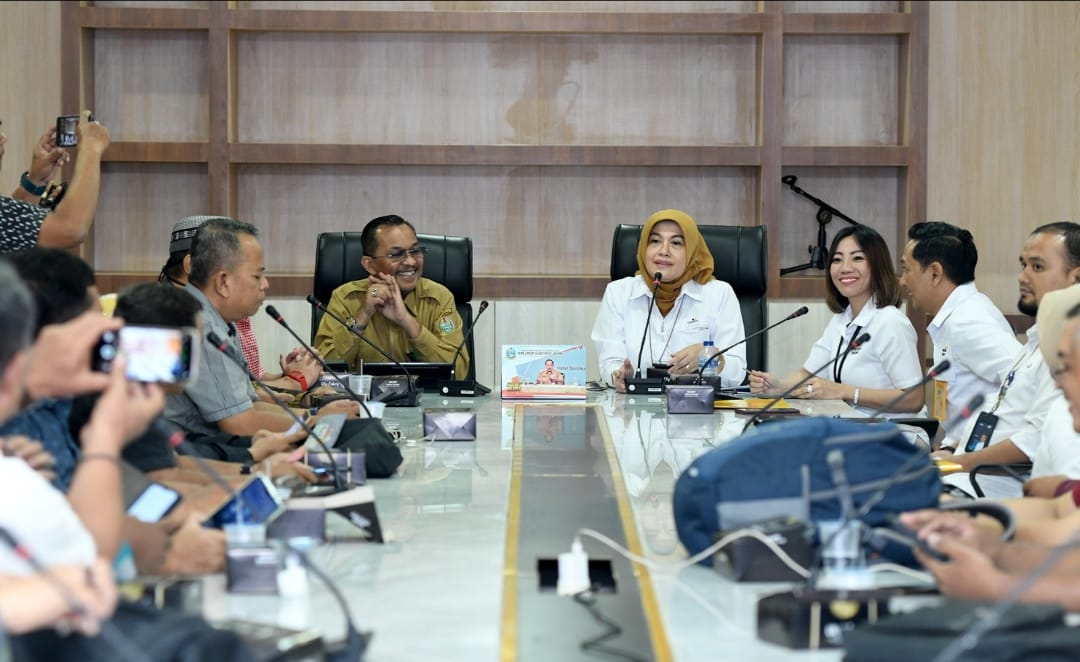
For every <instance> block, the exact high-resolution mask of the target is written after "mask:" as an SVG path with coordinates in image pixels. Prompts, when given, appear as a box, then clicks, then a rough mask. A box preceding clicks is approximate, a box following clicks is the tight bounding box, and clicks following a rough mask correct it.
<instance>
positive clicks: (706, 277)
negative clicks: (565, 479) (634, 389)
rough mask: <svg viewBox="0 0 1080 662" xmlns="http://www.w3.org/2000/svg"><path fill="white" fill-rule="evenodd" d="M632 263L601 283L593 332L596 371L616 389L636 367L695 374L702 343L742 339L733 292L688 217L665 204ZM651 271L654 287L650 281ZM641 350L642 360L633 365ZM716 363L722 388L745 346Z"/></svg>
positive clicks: (735, 375) (731, 379)
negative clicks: (628, 270)
mask: <svg viewBox="0 0 1080 662" xmlns="http://www.w3.org/2000/svg"><path fill="white" fill-rule="evenodd" d="M637 262H638V271H637V273H636V274H635V275H633V276H629V277H627V278H623V279H620V280H617V281H615V282H613V283H610V284H609V285H608V286H607V289H606V290H605V291H604V300H603V302H602V303H601V304H600V313H599V315H597V318H596V323H595V324H594V325H593V330H592V341H593V343H594V344H595V345H596V351H597V356H598V358H599V362H600V374H601V376H603V378H604V379H606V380H608V381H609V382H610V383H611V384H612V385H614V386H615V389H616V390H617V391H619V392H620V393H625V392H626V379H627V378H628V377H633V376H634V373H635V372H636V371H638V370H640V372H641V376H643V377H644V376H645V375H646V369H647V368H648V367H659V368H660V369H666V370H667V371H668V374H671V375H689V374H693V373H696V372H697V370H698V355H699V354H700V353H701V348H702V346H703V344H704V342H705V341H706V340H711V341H713V344H714V346H715V347H716V349H717V350H720V349H723V348H724V347H727V346H728V345H731V344H734V343H736V342H738V341H740V340H742V339H743V338H744V337H745V336H744V333H743V323H742V313H741V312H740V310H739V301H738V299H737V298H736V297H735V291H734V290H732V289H731V286H730V285H728V284H727V283H725V282H723V281H720V280H716V279H715V278H713V275H712V273H713V257H712V254H711V253H710V252H709V248H708V247H707V246H706V245H705V239H704V238H703V237H702V236H701V231H700V230H698V227H697V223H695V222H694V219H693V218H691V217H690V215H689V214H687V213H686V212H682V211H679V210H677V209H664V210H662V211H658V212H656V213H655V214H653V215H652V216H650V217H649V220H647V221H646V222H645V225H644V227H642V228H641V239H640V240H639V242H638V250H637ZM657 273H659V274H660V280H659V284H657V283H656V282H655V281H654V280H653V277H654V275H655V274H657ZM654 288H655V291H656V294H655V305H653V306H652V307H651V311H650V305H649V304H650V301H651V300H652V299H653V290H654ZM646 315H648V317H646ZM646 329H647V330H648V333H647V334H646ZM643 336H645V345H644V349H641V347H642V345H641V342H642V337H643ZM639 349H641V352H640V354H641V363H640V365H635V364H634V361H636V360H637V358H638V354H639ZM718 363H719V365H718V366H717V374H719V375H720V378H721V383H722V385H724V386H735V385H738V384H740V383H742V381H743V378H744V376H745V374H746V350H745V345H739V346H738V347H736V348H734V349H732V350H730V351H729V352H727V354H726V355H724V356H721V357H720V358H719V362H718Z"/></svg>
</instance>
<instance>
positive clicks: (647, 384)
mask: <svg viewBox="0 0 1080 662" xmlns="http://www.w3.org/2000/svg"><path fill="white" fill-rule="evenodd" d="M661 278H663V274H661V273H660V272H659V271H657V272H656V273H655V274H653V289H652V296H650V297H649V309H648V310H646V311H645V332H644V333H642V334H641V347H640V348H639V349H638V353H637V363H636V364H634V376H633V377H629V378H626V379H625V380H624V381H625V384H626V392H627V393H628V394H642V393H648V394H658V393H663V392H664V378H663V377H647V376H646V377H642V376H641V368H640V366H641V356H642V355H643V354H644V353H645V340H646V339H647V338H648V337H649V319H650V317H652V309H653V306H654V305H655V304H656V290H658V289H659V288H660V279H661Z"/></svg>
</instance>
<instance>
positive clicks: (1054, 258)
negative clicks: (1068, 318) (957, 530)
mask: <svg viewBox="0 0 1080 662" xmlns="http://www.w3.org/2000/svg"><path fill="white" fill-rule="evenodd" d="M1017 280H1018V283H1019V286H1020V298H1019V300H1018V301H1017V304H1016V307H1017V309H1019V310H1020V312H1022V313H1024V314H1025V315H1028V316H1031V317H1035V315H1036V314H1037V313H1038V312H1039V306H1040V304H1041V303H1042V301H1043V298H1044V296H1045V295H1047V294H1049V293H1051V292H1055V291H1058V290H1061V289H1064V288H1067V287H1069V286H1070V285H1073V284H1075V283H1077V282H1078V281H1080V225H1077V224H1076V223H1069V222H1060V223H1048V224H1046V225H1042V226H1039V227H1037V228H1035V230H1033V231H1032V233H1031V234H1030V235H1029V236H1028V238H1027V240H1026V241H1025V242H1024V245H1023V248H1022V249H1021V251H1020V274H1019V276H1018V278H1017ZM1039 340H1040V330H1039V328H1038V326H1037V325H1032V326H1031V327H1030V328H1029V329H1028V331H1027V342H1026V343H1025V345H1024V347H1023V349H1021V350H1020V352H1018V353H1017V355H1016V356H1014V357H1012V359H1011V363H1010V365H1009V368H1008V371H1007V372H1006V373H1005V374H1004V375H1003V376H1002V385H1001V388H1000V389H999V390H998V392H997V393H993V394H991V397H989V398H987V401H986V402H985V403H984V404H983V406H982V408H981V410H980V411H978V412H976V413H975V414H973V415H972V416H971V418H970V419H969V420H968V422H967V424H966V426H964V428H963V431H962V432H961V433H960V434H956V435H955V440H956V441H958V443H955V444H949V446H951V447H948V448H943V449H942V450H940V451H938V452H937V453H935V456H938V457H949V459H951V460H952V461H954V462H956V463H958V464H960V465H961V466H963V467H964V469H966V470H967V471H971V470H972V469H973V468H974V467H976V466H978V465H980V464H1017V463H1024V462H1031V461H1032V460H1033V459H1034V458H1035V455H1036V451H1037V450H1038V449H1039V448H1040V446H1041V441H1042V430H1043V427H1044V425H1045V424H1046V421H1047V414H1048V412H1049V411H1050V409H1051V404H1052V403H1053V402H1054V401H1055V400H1056V399H1058V398H1059V397H1060V396H1059V394H1058V391H1057V389H1056V388H1054V383H1053V380H1052V379H1051V378H1050V370H1049V368H1047V365H1046V361H1044V360H1043V353H1042V352H1041V351H1040V343H1039ZM973 435H975V436H976V439H974V440H972V436H973ZM979 436H985V443H982V444H981V445H980V446H979V447H974V446H973V450H972V451H967V450H965V447H966V446H967V444H968V442H969V441H978V437H979ZM949 441H950V442H951V441H952V440H949ZM954 453H955V454H954ZM944 480H945V482H946V483H947V484H949V485H952V486H954V487H956V488H958V489H961V490H963V491H964V492H965V493H966V494H968V495H969V496H975V495H976V494H977V493H976V492H975V490H974V488H973V487H972V485H971V483H970V481H969V480H968V474H967V473H963V472H961V473H956V474H949V475H948V476H945V478H944ZM978 481H979V486H980V488H981V489H982V491H983V492H984V493H985V494H986V496H989V497H1018V496H1020V483H1019V482H1017V481H1015V480H1013V479H1012V478H1011V477H1002V476H990V475H985V474H983V475H981V476H980V477H979V478H978Z"/></svg>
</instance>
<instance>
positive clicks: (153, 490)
mask: <svg viewBox="0 0 1080 662" xmlns="http://www.w3.org/2000/svg"><path fill="white" fill-rule="evenodd" d="M180 499H181V497H180V493H179V492H177V491H176V490H174V489H172V488H169V487H165V486H164V485H162V484H161V483H150V484H149V485H147V486H146V489H144V490H143V491H142V494H140V495H139V496H138V497H136V498H135V501H134V502H133V503H132V504H131V505H130V506H128V509H127V514H128V515H131V516H132V517H134V518H135V519H137V520H139V521H140V522H147V523H148V524H153V523H154V522H158V521H160V520H161V518H163V517H165V516H166V515H168V514H169V513H170V512H171V511H172V509H173V508H175V507H176V504H178V503H180Z"/></svg>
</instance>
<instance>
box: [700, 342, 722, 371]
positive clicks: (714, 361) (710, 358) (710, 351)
mask: <svg viewBox="0 0 1080 662" xmlns="http://www.w3.org/2000/svg"><path fill="white" fill-rule="evenodd" d="M719 365H720V355H719V354H717V353H716V348H715V347H714V346H713V341H711V340H706V341H705V346H704V347H702V348H701V354H698V370H700V371H701V376H702V377H715V376H716V375H717V371H716V369H717V367H718V366H719Z"/></svg>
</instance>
